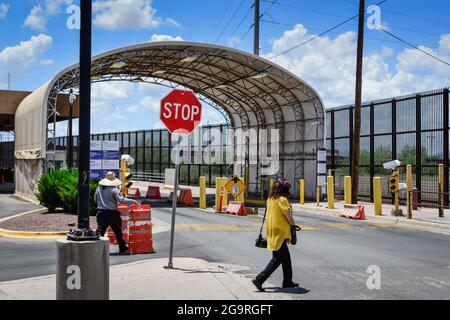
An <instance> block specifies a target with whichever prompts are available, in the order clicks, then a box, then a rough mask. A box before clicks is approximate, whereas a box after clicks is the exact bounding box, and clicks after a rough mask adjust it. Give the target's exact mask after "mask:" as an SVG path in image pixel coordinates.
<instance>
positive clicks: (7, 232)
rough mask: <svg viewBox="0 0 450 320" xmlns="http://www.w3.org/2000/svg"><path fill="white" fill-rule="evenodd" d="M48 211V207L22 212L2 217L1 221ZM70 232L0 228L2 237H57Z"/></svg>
mask: <svg viewBox="0 0 450 320" xmlns="http://www.w3.org/2000/svg"><path fill="white" fill-rule="evenodd" d="M46 212H48V210H47V208H42V209H36V210H32V211H27V212H22V213H19V214H16V215H14V216H11V217H7V218H3V219H0V222H5V221H8V220H11V219H14V218H17V217H20V216H24V215H27V214H31V213H46ZM68 232H69V231H21V230H7V229H1V228H0V237H4V238H19V239H55V238H61V237H63V236H65V235H67V233H68Z"/></svg>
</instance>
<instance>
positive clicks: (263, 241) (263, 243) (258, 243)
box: [255, 208, 267, 249]
mask: <svg viewBox="0 0 450 320" xmlns="http://www.w3.org/2000/svg"><path fill="white" fill-rule="evenodd" d="M266 213H267V208H266V211H264V217H263V221H262V224H261V229H260V230H259V236H258V238H257V239H256V242H255V247H258V248H264V249H267V240H266V239H264V237H263V235H262V229H263V226H264V221H265V220H266Z"/></svg>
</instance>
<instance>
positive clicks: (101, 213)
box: [97, 209, 128, 252]
mask: <svg viewBox="0 0 450 320" xmlns="http://www.w3.org/2000/svg"><path fill="white" fill-rule="evenodd" d="M97 226H98V231H99V233H100V235H101V236H102V237H103V236H104V235H105V232H106V229H108V227H109V226H111V229H112V230H113V231H114V234H115V235H116V239H117V243H118V244H119V250H120V252H124V251H127V250H128V247H127V244H126V243H125V240H123V234H122V219H121V218H120V212H119V211H117V210H102V209H99V210H98V212H97Z"/></svg>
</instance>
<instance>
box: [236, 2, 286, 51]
mask: <svg viewBox="0 0 450 320" xmlns="http://www.w3.org/2000/svg"><path fill="white" fill-rule="evenodd" d="M266 2H270V3H271V5H270V6H269V7H267V9H266V10H264V12H263V13H262V14H261V15H260V16H259V19H262V18H263V17H264V15H266V14H267V13H268V12H269V10H270V9H272V7H273V6H274V5H275V4H277V3H278V0H275V1H266ZM252 8H253V7H252ZM254 26H255V24H254V23H252V25H251V26H250V27H249V28H248V30H247V31H246V32H245V34H244V35H243V36H242V37H241V39H240V40H239V42H238V43H237V44H236V45H235V46H234V47H235V48H237V47H239V45H240V44H241V43H242V41H244V40H245V38H246V37H247V35H248V34H249V33H250V31H251V30H252V28H253V27H254Z"/></svg>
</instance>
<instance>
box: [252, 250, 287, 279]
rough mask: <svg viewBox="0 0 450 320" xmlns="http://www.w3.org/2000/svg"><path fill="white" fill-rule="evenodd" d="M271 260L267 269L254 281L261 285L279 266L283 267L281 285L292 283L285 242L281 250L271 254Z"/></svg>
mask: <svg viewBox="0 0 450 320" xmlns="http://www.w3.org/2000/svg"><path fill="white" fill-rule="evenodd" d="M272 255H273V258H272V260H270V262H269V264H268V265H267V267H266V268H265V269H264V271H262V272H261V273H260V274H258V276H257V277H256V281H258V282H259V283H261V284H263V283H264V282H265V281H266V280H267V279H268V278H269V277H270V276H271V275H272V273H273V272H274V271H275V270H276V269H277V268H278V267H279V266H280V264H281V265H282V267H283V284H289V283H291V282H292V265H291V255H290V254H289V249H288V246H287V244H286V241H284V242H283V244H282V245H281V248H280V249H279V250H278V251H273V252H272Z"/></svg>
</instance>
